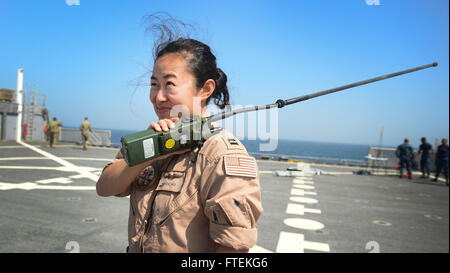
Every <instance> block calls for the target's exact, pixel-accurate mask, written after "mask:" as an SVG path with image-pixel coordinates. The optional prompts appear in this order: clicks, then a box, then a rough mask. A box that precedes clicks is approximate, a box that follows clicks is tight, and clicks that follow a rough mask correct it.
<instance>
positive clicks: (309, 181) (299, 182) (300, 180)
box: [293, 179, 314, 185]
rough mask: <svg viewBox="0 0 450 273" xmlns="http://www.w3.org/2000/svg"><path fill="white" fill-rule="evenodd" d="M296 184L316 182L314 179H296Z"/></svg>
mask: <svg viewBox="0 0 450 273" xmlns="http://www.w3.org/2000/svg"><path fill="white" fill-rule="evenodd" d="M293 182H294V184H311V185H312V184H314V182H313V181H312V180H303V179H294V181H293Z"/></svg>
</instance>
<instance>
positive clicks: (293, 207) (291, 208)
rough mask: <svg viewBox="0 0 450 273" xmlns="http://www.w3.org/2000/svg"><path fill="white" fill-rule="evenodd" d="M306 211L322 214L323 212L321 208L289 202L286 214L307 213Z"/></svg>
mask: <svg viewBox="0 0 450 273" xmlns="http://www.w3.org/2000/svg"><path fill="white" fill-rule="evenodd" d="M305 212H307V213H316V214H321V213H322V212H321V211H320V209H310V208H305V206H304V205H302V204H293V203H288V206H287V208H286V214H294V215H305Z"/></svg>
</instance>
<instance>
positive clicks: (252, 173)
mask: <svg viewBox="0 0 450 273" xmlns="http://www.w3.org/2000/svg"><path fill="white" fill-rule="evenodd" d="M224 162H225V173H226V174H227V175H235V176H245V177H256V175H257V170H256V168H257V167H256V160H255V158H253V157H251V156H245V155H225V156H224Z"/></svg>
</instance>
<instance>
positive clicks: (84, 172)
mask: <svg viewBox="0 0 450 273" xmlns="http://www.w3.org/2000/svg"><path fill="white" fill-rule="evenodd" d="M18 143H19V144H21V145H23V146H25V147H27V148H29V149H31V150H33V151H35V152H37V153H39V154H41V155H43V156H45V157H47V158H49V159H51V160H53V161H56V162H58V163H59V164H61V165H63V166H64V167H66V168H69V169H72V170H73V171H74V172H77V173H79V174H82V175H84V177H86V178H89V179H91V180H92V181H94V182H97V181H98V178H99V176H98V175H95V174H93V173H91V172H90V171H88V170H87V169H86V168H85V167H78V166H76V165H74V164H72V163H70V162H69V161H66V160H64V159H61V158H59V157H57V156H55V155H53V154H51V153H48V152H45V151H43V150H41V149H39V148H36V147H34V146H31V145H29V144H26V143H24V142H22V141H18Z"/></svg>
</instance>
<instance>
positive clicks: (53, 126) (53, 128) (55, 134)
mask: <svg viewBox="0 0 450 273" xmlns="http://www.w3.org/2000/svg"><path fill="white" fill-rule="evenodd" d="M62 126H63V124H62V123H61V122H58V121H57V119H56V117H54V118H53V120H52V121H50V122H49V123H48V128H47V130H50V147H52V148H56V147H55V146H56V141H57V140H58V139H59V133H60V128H61V127H62Z"/></svg>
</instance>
